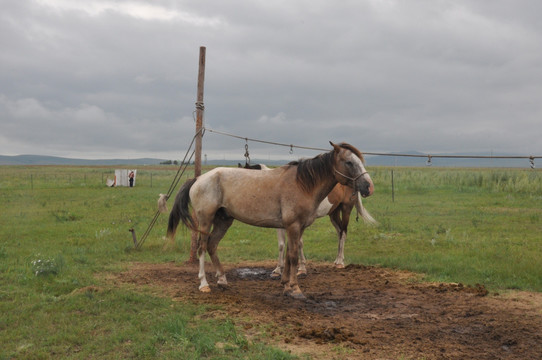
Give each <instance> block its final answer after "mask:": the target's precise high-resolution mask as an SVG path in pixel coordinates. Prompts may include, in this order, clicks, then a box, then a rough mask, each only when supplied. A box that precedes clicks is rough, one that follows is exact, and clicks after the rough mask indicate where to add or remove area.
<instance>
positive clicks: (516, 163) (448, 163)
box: [0, 151, 542, 168]
mask: <svg viewBox="0 0 542 360" xmlns="http://www.w3.org/2000/svg"><path fill="white" fill-rule="evenodd" d="M401 154H408V155H424V154H422V153H419V152H415V151H409V152H401ZM432 155H433V156H438V155H439V154H432ZM445 155H457V156H464V155H472V154H459V153H458V154H445ZM476 155H477V156H491V155H493V156H514V155H510V154H508V155H505V154H482V153H481V154H476ZM427 160H428V158H427V157H426V156H423V157H405V156H379V155H376V156H373V155H367V156H366V161H367V165H368V166H408V167H420V166H426V165H428V164H427ZM165 161H166V160H164V159H152V158H140V159H96V160H87V159H72V158H63V157H57V156H43V155H16V156H4V155H0V165H94V166H99V165H108V166H111V165H159V164H160V163H163V162H165ZM288 162H289V160H261V159H252V161H251V163H252V164H260V163H261V164H266V165H270V166H280V165H284V164H286V163H288ZM538 162H540V163H542V161H540V159H538ZM238 163H240V164H242V165H244V164H245V160H244V159H239V160H219V159H217V160H212V159H209V160H207V161H206V162H205V163H204V165H214V166H236V165H237V164H238ZM535 165H538V167H540V166H542V164H537V161H535ZM431 166H434V167H503V168H506V167H519V168H529V166H530V163H529V160H528V159H494V158H493V159H456V158H432V159H431Z"/></svg>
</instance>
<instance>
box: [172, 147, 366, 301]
mask: <svg viewBox="0 0 542 360" xmlns="http://www.w3.org/2000/svg"><path fill="white" fill-rule="evenodd" d="M331 145H332V146H333V150H331V151H330V152H327V153H324V154H320V155H318V156H316V157H314V158H312V159H308V160H300V161H299V162H297V163H295V164H291V165H285V166H282V167H279V168H276V169H273V170H269V171H252V170H245V169H237V168H215V169H213V170H211V171H209V172H207V173H205V174H203V175H201V176H199V177H197V178H195V179H191V180H188V181H187V182H186V183H185V184H184V185H183V186H182V187H181V189H180V190H179V193H178V194H177V197H176V198H175V203H174V204H173V208H172V210H171V213H170V216H169V223H168V236H169V237H173V236H175V231H176V228H177V226H178V224H179V222H180V221H182V222H183V223H184V224H185V225H186V226H188V227H189V228H190V229H193V230H196V231H198V232H199V239H198V240H199V241H198V242H199V247H198V255H199V264H200V270H199V275H198V277H199V279H200V286H199V289H200V291H203V292H209V291H210V288H209V284H208V282H207V279H206V276H205V252H208V253H209V256H210V257H211V261H212V262H213V265H214V267H215V270H216V275H217V277H218V284H219V285H221V286H225V285H227V280H226V275H225V273H224V268H223V267H222V264H221V263H220V260H219V259H218V256H217V247H218V243H219V242H220V240H221V239H222V238H223V237H224V235H225V233H226V231H227V230H228V228H229V227H230V226H231V224H232V223H233V220H234V219H237V220H239V221H242V222H244V223H246V224H249V225H255V226H260V227H270V228H283V229H286V232H287V234H288V247H287V261H286V264H285V267H284V272H283V274H282V281H281V282H282V283H283V284H284V293H285V294H288V295H290V296H292V297H294V298H304V295H303V293H302V292H301V289H300V288H299V284H298V280H297V271H296V269H297V265H298V261H299V260H298V256H299V254H298V251H299V238H300V237H301V236H302V235H303V231H304V230H305V229H306V228H307V227H308V226H309V225H311V224H312V223H313V221H314V219H315V218H316V210H317V209H318V206H319V205H320V203H321V202H322V201H323V200H324V199H325V198H326V196H327V195H328V194H329V193H330V192H331V190H332V189H333V187H334V186H335V185H336V184H337V183H341V184H348V185H349V186H351V187H352V188H353V189H354V190H355V191H356V192H357V191H359V192H360V193H361V195H362V196H364V197H366V196H370V195H371V194H372V193H373V191H374V185H373V182H372V180H371V177H370V176H369V174H368V173H367V171H366V170H365V167H364V164H363V156H362V154H361V152H360V151H359V150H358V149H356V148H355V147H353V146H352V145H349V144H345V143H342V144H339V145H336V144H333V143H331ZM190 203H191V204H192V209H193V214H194V215H191V214H190V211H189V204H190Z"/></svg>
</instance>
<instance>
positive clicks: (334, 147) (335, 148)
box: [329, 141, 341, 152]
mask: <svg viewBox="0 0 542 360" xmlns="http://www.w3.org/2000/svg"><path fill="white" fill-rule="evenodd" d="M329 143H330V144H331V146H333V150H335V152H339V150H340V149H341V147H340V146H339V145H335V144H334V143H332V142H331V141H330V142H329Z"/></svg>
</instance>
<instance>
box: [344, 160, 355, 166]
mask: <svg viewBox="0 0 542 360" xmlns="http://www.w3.org/2000/svg"><path fill="white" fill-rule="evenodd" d="M346 166H349V167H352V166H354V164H352V161H347V162H346Z"/></svg>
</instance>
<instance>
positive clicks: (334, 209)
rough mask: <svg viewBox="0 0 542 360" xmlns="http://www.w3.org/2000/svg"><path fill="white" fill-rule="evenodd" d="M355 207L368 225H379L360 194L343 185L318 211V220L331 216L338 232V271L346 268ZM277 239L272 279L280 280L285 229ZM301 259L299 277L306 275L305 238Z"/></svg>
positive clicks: (279, 231)
mask: <svg viewBox="0 0 542 360" xmlns="http://www.w3.org/2000/svg"><path fill="white" fill-rule="evenodd" d="M354 206H355V207H356V210H357V212H358V214H359V215H361V218H362V219H363V220H364V221H365V222H366V223H367V224H377V221H376V220H375V219H373V217H372V216H371V214H369V212H368V211H367V210H366V209H365V208H364V207H363V204H362V202H361V196H360V194H359V192H358V193H354V190H353V189H352V188H351V187H349V186H347V185H343V184H341V183H338V184H337V185H335V187H334V188H333V190H331V192H330V193H329V194H328V196H327V197H326V198H325V199H324V201H322V203H321V204H320V206H318V210H317V211H316V217H317V218H320V217H324V216H326V215H329V219H330V220H331V223H332V224H333V226H334V227H335V230H336V231H337V237H338V239H337V240H338V248H337V257H336V258H335V262H334V263H333V264H334V266H335V267H336V268H338V269H342V268H344V244H345V242H346V234H347V232H348V223H349V221H350V214H351V213H352V209H353V208H354ZM277 238H278V246H279V258H278V264H277V267H276V268H275V270H273V272H272V273H271V277H272V278H274V279H275V278H279V277H280V276H281V275H282V269H283V268H284V244H285V242H286V233H285V231H284V229H277ZM299 257H300V260H301V263H300V264H299V268H298V270H297V275H298V276H299V275H306V274H307V269H306V263H307V259H305V254H304V252H303V237H301V238H299Z"/></svg>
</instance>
